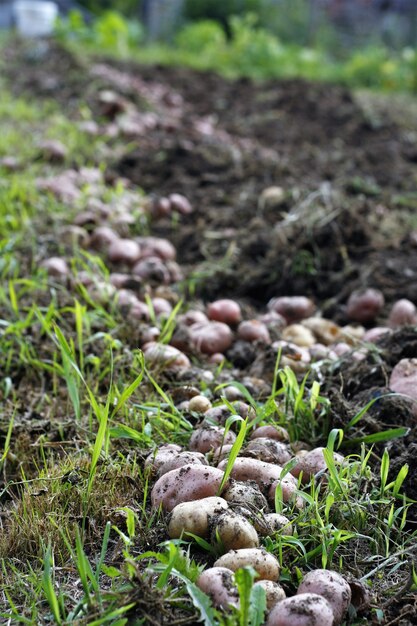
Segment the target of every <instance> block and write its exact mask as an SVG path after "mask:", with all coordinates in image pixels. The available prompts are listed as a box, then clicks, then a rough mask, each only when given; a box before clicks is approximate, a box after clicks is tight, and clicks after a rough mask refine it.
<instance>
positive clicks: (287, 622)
mask: <svg viewBox="0 0 417 626" xmlns="http://www.w3.org/2000/svg"><path fill="white" fill-rule="evenodd" d="M333 619H334V617H333V611H332V609H331V606H330V604H329V603H328V602H327V600H325V599H324V598H323V597H322V596H319V595H318V594H316V593H302V594H300V595H296V596H293V597H292V598H286V599H285V600H282V601H281V602H278V604H276V605H275V606H274V607H273V609H272V611H271V612H270V614H269V616H268V619H267V621H266V626H333Z"/></svg>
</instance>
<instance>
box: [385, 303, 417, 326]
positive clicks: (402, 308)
mask: <svg viewBox="0 0 417 626" xmlns="http://www.w3.org/2000/svg"><path fill="white" fill-rule="evenodd" d="M407 324H411V325H415V324H417V309H416V307H415V306H414V304H413V303H412V302H411V300H407V299H406V298H402V299H401V300H397V302H394V304H393V306H392V309H391V312H390V314H389V318H388V326H390V327H391V328H398V326H405V325H407Z"/></svg>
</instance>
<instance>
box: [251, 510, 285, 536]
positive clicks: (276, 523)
mask: <svg viewBox="0 0 417 626" xmlns="http://www.w3.org/2000/svg"><path fill="white" fill-rule="evenodd" d="M254 526H255V528H256V530H257V531H258V533H259V534H260V535H261V537H271V536H273V535H275V534H276V533H281V534H282V535H292V532H293V531H292V524H291V522H290V520H289V519H288V517H285V515H281V514H280V513H266V514H265V515H264V516H263V517H262V518H255V520H254Z"/></svg>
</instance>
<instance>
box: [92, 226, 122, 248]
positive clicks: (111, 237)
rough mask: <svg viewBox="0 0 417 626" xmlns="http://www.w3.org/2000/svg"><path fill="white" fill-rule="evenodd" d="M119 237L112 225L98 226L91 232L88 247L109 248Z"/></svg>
mask: <svg viewBox="0 0 417 626" xmlns="http://www.w3.org/2000/svg"><path fill="white" fill-rule="evenodd" d="M118 239H119V235H118V234H117V233H116V232H115V231H114V230H113V229H112V228H110V226H97V228H95V229H94V230H93V232H92V233H91V236H90V239H89V241H88V247H89V248H93V249H94V250H107V249H108V248H109V245H110V244H111V243H113V242H114V241H117V240H118Z"/></svg>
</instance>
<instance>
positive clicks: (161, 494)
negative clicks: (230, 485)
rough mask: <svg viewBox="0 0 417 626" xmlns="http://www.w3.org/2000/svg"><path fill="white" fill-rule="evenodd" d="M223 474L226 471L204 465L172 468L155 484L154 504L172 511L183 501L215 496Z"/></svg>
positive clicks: (152, 494)
mask: <svg viewBox="0 0 417 626" xmlns="http://www.w3.org/2000/svg"><path fill="white" fill-rule="evenodd" d="M223 476H224V472H222V471H221V470H219V469H217V468H216V467H210V466H204V465H184V466H183V467H181V468H179V469H174V470H171V471H170V472H167V473H166V474H164V475H163V476H161V478H159V479H158V480H157V481H156V483H155V485H154V486H153V489H152V492H151V502H152V506H153V507H154V508H156V507H159V506H162V508H163V509H165V511H172V509H173V508H174V507H175V506H177V504H180V503H181V502H188V501H190V500H201V499H202V498H208V497H210V496H215V495H216V494H217V492H218V490H219V488H220V484H221V482H222V480H223Z"/></svg>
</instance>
